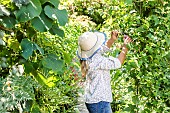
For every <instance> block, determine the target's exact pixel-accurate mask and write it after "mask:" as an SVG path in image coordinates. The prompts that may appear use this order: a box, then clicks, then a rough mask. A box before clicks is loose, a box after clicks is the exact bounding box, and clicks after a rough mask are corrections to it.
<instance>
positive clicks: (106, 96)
mask: <svg viewBox="0 0 170 113" xmlns="http://www.w3.org/2000/svg"><path fill="white" fill-rule="evenodd" d="M108 50H109V49H108V48H107V47H106V46H103V47H102V48H101V50H99V51H98V52H97V53H96V54H95V55H94V56H93V57H92V58H91V59H90V60H88V61H87V62H88V65H89V70H88V73H87V75H86V85H85V102H86V103H98V102H100V101H106V102H112V100H113V98H112V91H111V84H110V82H111V77H110V70H111V69H117V68H120V67H121V63H120V61H119V59H118V58H114V57H105V56H103V55H102V54H103V53H104V52H106V51H108Z"/></svg>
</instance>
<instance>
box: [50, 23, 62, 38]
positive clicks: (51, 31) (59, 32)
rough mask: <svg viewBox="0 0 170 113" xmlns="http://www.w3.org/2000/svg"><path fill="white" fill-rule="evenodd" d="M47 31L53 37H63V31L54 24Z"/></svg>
mask: <svg viewBox="0 0 170 113" xmlns="http://www.w3.org/2000/svg"><path fill="white" fill-rule="evenodd" d="M49 31H50V33H51V34H53V35H55V34H57V35H58V36H60V37H64V31H63V30H62V29H60V28H59V26H58V25H57V24H54V25H53V26H52V28H51V29H50V30H49Z"/></svg>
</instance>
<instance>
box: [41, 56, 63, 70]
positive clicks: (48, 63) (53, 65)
mask: <svg viewBox="0 0 170 113" xmlns="http://www.w3.org/2000/svg"><path fill="white" fill-rule="evenodd" d="M42 64H43V66H44V67H46V68H48V69H52V70H53V71H54V72H57V71H61V70H62V67H63V61H62V60H58V59H57V57H54V55H53V56H50V55H49V56H47V57H46V58H43V60H42Z"/></svg>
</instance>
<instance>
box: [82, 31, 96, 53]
mask: <svg viewBox="0 0 170 113" xmlns="http://www.w3.org/2000/svg"><path fill="white" fill-rule="evenodd" d="M95 35H96V34H95ZM96 37H97V40H96V43H95V44H94V46H92V47H91V48H90V49H88V50H84V49H82V48H81V50H83V51H90V50H92V49H93V48H94V47H95V46H96V44H97V42H98V36H97V35H96Z"/></svg>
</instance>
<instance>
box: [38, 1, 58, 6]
mask: <svg viewBox="0 0 170 113" xmlns="http://www.w3.org/2000/svg"><path fill="white" fill-rule="evenodd" d="M40 2H41V4H45V3H46V2H49V3H51V4H52V5H54V7H55V8H58V5H59V3H60V0H40Z"/></svg>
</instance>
